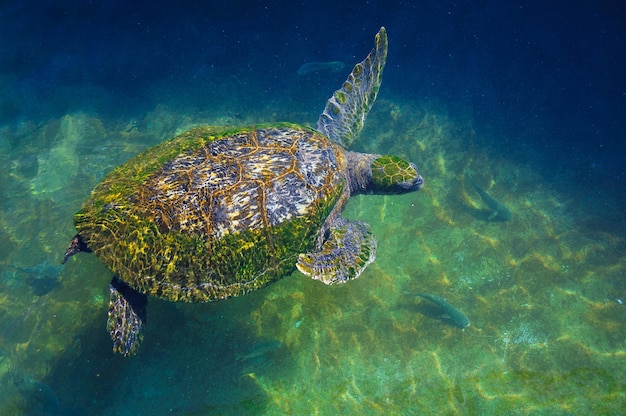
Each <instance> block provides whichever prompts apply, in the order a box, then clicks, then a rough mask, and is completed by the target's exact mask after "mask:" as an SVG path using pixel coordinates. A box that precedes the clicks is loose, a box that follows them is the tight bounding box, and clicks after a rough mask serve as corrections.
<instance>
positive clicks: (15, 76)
mask: <svg viewBox="0 0 626 416" xmlns="http://www.w3.org/2000/svg"><path fill="white" fill-rule="evenodd" d="M380 26H385V27H386V28H387V32H388V35H389V56H388V60H387V66H386V68H385V73H384V81H383V85H382V88H381V90H380V94H379V98H378V102H377V103H376V105H375V107H374V109H373V110H372V113H371V114H370V117H369V118H368V121H367V123H366V128H365V130H364V131H363V134H362V137H361V140H359V141H358V142H357V143H355V145H354V148H355V149H356V150H360V151H367V152H371V153H393V154H397V155H400V156H402V157H407V158H409V159H411V160H413V161H414V162H415V163H416V164H417V165H418V166H419V167H420V170H421V173H422V175H423V176H424V178H425V181H426V186H425V188H424V189H423V190H422V191H420V192H418V193H415V194H410V195H404V196H362V197H358V198H354V199H353V200H352V201H351V202H350V204H349V205H348V206H347V208H346V216H347V217H349V218H358V219H360V220H363V221H367V222H368V223H370V224H371V225H372V230H373V231H374V233H375V234H376V235H377V237H378V242H379V252H378V257H377V260H376V262H375V263H374V264H372V265H371V266H370V267H369V268H368V269H367V270H366V272H365V273H364V274H363V275H362V276H361V277H360V278H359V279H358V280H356V281H354V282H350V283H349V284H347V285H343V286H341V287H338V288H335V287H332V288H327V287H325V286H323V285H322V284H321V283H319V282H313V281H310V280H308V279H306V278H305V277H304V276H303V275H300V274H299V273H294V274H293V275H291V276H287V277H285V278H284V279H282V280H280V281H279V282H278V283H276V284H274V285H271V286H269V287H267V288H265V289H262V290H259V291H257V292H255V293H252V294H250V295H247V296H245V297H242V298H237V299H231V300H228V301H224V302H216V303H212V304H198V305H189V304H177V303H170V302H165V301H160V300H156V299H151V300H150V302H149V307H148V327H147V330H146V339H145V341H144V344H143V345H142V347H141V350H140V352H139V354H138V355H137V356H134V357H132V358H122V357H119V356H115V355H113V353H112V352H111V343H110V340H109V338H108V334H107V333H106V331H105V322H106V311H107V304H108V286H107V285H108V281H109V280H110V277H111V273H110V272H109V271H108V270H106V268H105V267H104V266H103V265H102V264H101V263H100V262H99V261H98V260H97V258H96V257H95V256H88V255H82V256H76V257H75V258H73V259H72V260H71V261H70V262H68V264H66V265H65V267H60V261H61V259H62V256H63V252H64V250H65V248H66V246H67V243H68V242H69V240H70V239H71V237H72V236H73V235H74V232H75V231H74V228H73V225H72V215H73V214H74V213H75V212H76V211H77V210H78V209H80V206H81V204H82V202H83V201H84V200H86V199H87V197H88V195H89V192H90V190H91V189H92V188H93V187H94V186H95V185H96V184H97V183H98V181H99V180H101V179H102V178H103V176H104V175H105V174H106V173H108V172H109V171H110V170H111V169H113V168H114V167H115V166H117V165H119V164H121V163H123V162H125V161H126V160H128V159H129V158H130V157H132V156H134V155H136V154H138V153H140V152H141V151H143V150H145V149H146V148H147V147H149V146H152V145H154V144H157V143H160V142H161V141H163V140H165V139H168V138H170V137H173V136H174V135H175V134H177V133H179V132H182V131H184V130H185V129H187V128H189V127H191V126H193V125H196V124H229V125H244V124H245V125H250V124H254V123H258V122H262V121H293V122H298V123H309V124H311V125H314V123H315V122H316V120H317V117H318V114H319V113H320V112H321V111H322V109H323V107H324V103H325V100H326V99H327V98H328V97H329V96H330V95H331V94H332V92H333V91H334V90H335V89H337V88H339V87H340V85H341V83H342V82H343V80H344V79H345V77H346V75H347V74H348V72H349V68H351V67H352V66H353V65H354V64H355V63H356V62H358V61H360V60H361V59H363V58H364V57H365V55H366V54H367V53H368V52H369V51H370V49H371V48H372V45H373V37H374V35H375V33H376V32H377V30H378V29H379V28H380ZM0 39H1V42H0V163H1V164H2V165H3V169H1V170H0V191H1V195H2V200H0V391H2V393H0V413H2V414H16V415H17V414H27V415H39V414H45V415H48V414H50V415H73V414H76V415H82V414H84V415H90V414H111V415H113V414H116V415H119V414H165V413H171V414H181V415H182V414H194V415H196V414H254V415H257V414H308V413H313V412H318V413H319V414H529V413H531V414H550V415H554V414H591V413H593V414H621V412H623V411H624V409H625V408H626V407H625V406H626V395H625V394H624V391H626V376H625V375H624V371H623V368H626V344H625V340H626V323H625V322H626V319H624V318H626V304H625V302H626V285H625V283H624V276H625V275H626V257H625V255H624V253H626V243H625V241H626V240H625V239H626V226H625V225H624V221H623V213H624V207H625V206H626V128H625V127H624V120H625V119H626V77H625V76H624V68H626V54H624V50H623V49H624V46H623V45H624V44H626V7H625V6H623V5H621V4H620V3H619V2H612V1H604V2H556V4H546V3H545V2H521V3H520V2H517V3H511V4H508V3H507V2H501V1H492V0H488V1H482V2H470V1H462V2H439V1H431V2H419V3H418V2H398V1H384V2H383V1H379V2H378V1H369V2H362V3H359V2H338V1H321V2H308V3H307V4H300V3H298V2H296V3H292V2H284V4H280V3H278V2H258V3H257V4H253V5H250V4H248V2H226V1H225V2H213V3H212V4H207V3H206V2H191V1H189V2H186V1H178V2H172V3H168V2H164V3H163V4H159V3H155V2H143V1H141V2H122V1H112V2H104V3H102V2H101V3H98V2H95V3H89V2H73V1H57V2H37V1H23V2H14V4H4V5H2V6H0ZM330 61H339V62H343V63H345V64H346V68H345V69H343V70H342V71H334V70H329V69H327V70H323V69H322V70H320V71H317V72H311V73H307V74H303V75H302V74H301V75H298V69H299V68H301V66H302V65H303V64H305V63H307V62H330ZM466 168H470V169H471V171H472V172H473V175H474V177H475V179H476V181H477V182H478V183H479V184H480V185H481V186H483V187H484V188H485V189H486V190H487V191H488V192H489V193H490V194H491V195H493V196H494V197H496V198H497V199H498V200H500V201H501V202H502V203H504V204H506V205H507V207H508V208H510V209H511V211H512V212H513V218H512V220H511V221H507V222H494V221H485V219H486V216H485V215H484V208H485V207H484V206H483V205H482V204H483V203H482V201H481V199H480V197H479V196H478V194H476V193H475V191H474V190H473V188H472V187H471V186H470V185H469V184H468V182H467V178H465V177H464V175H463V172H464V171H465V169H466ZM417 292H430V293H436V294H439V295H442V296H445V297H446V298H447V299H448V301H450V302H451V303H453V304H455V305H457V306H459V308H461V309H462V310H463V311H464V312H465V313H467V314H468V316H469V318H470V320H471V321H472V326H471V327H470V328H468V329H466V330H464V331H462V330H460V329H458V328H455V327H454V326H453V325H450V324H449V322H448V321H446V319H445V318H443V319H442V318H441V317H440V316H439V314H438V312H437V310H436V309H433V308H432V307H427V306H426V305H424V304H422V303H420V300H419V298H418V297H416V296H415V295H414V294H415V293H417Z"/></svg>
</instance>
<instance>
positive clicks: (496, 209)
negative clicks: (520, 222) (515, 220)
mask: <svg viewBox="0 0 626 416" xmlns="http://www.w3.org/2000/svg"><path fill="white" fill-rule="evenodd" d="M465 175H466V176H467V177H468V179H469V180H470V182H471V183H472V185H473V186H474V189H476V192H478V195H480V199H482V200H483V202H484V203H485V205H487V206H488V207H489V209H490V210H491V214H490V215H489V217H488V218H487V219H488V220H490V221H493V220H495V221H509V220H510V219H511V218H512V217H513V214H511V211H510V210H509V209H508V208H507V207H505V206H504V204H501V203H500V202H498V201H496V200H495V199H494V198H493V197H492V196H491V195H489V194H488V193H487V192H485V191H484V190H483V189H481V188H480V186H478V184H477V183H476V181H474V178H473V177H472V174H471V173H470V171H469V169H466V170H465Z"/></svg>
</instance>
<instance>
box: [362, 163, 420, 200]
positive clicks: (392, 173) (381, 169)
mask: <svg viewBox="0 0 626 416" xmlns="http://www.w3.org/2000/svg"><path fill="white" fill-rule="evenodd" d="M371 168H372V178H371V182H370V185H369V189H370V190H371V191H372V192H374V193H386V194H403V193H406V192H411V191H417V190H419V189H420V188H421V187H422V186H423V185H424V178H422V176H421V175H420V174H419V172H418V170H417V166H415V164H414V163H411V162H407V161H406V160H404V159H400V158H399V157H396V156H379V157H377V158H376V159H374V160H373V161H372V165H371Z"/></svg>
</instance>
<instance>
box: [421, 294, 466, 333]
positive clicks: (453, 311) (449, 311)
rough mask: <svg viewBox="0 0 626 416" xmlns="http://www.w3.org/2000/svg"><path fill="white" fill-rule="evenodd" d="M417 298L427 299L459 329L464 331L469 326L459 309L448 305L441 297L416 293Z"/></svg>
mask: <svg viewBox="0 0 626 416" xmlns="http://www.w3.org/2000/svg"><path fill="white" fill-rule="evenodd" d="M417 296H420V297H422V298H424V299H428V300H429V301H431V302H432V303H434V304H435V305H437V306H438V307H439V308H440V309H441V310H442V311H443V312H445V315H444V316H445V317H447V318H450V320H451V321H452V322H453V323H454V325H456V326H458V327H459V328H462V329H465V328H467V327H468V326H470V320H469V318H468V317H467V316H466V315H465V314H464V313H463V312H461V311H460V310H459V309H457V308H456V307H454V306H453V305H451V304H450V303H448V302H447V301H446V300H445V299H444V298H442V297H441V296H437V295H431V294H430V293H418V294H417Z"/></svg>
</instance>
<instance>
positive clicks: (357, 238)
mask: <svg viewBox="0 0 626 416" xmlns="http://www.w3.org/2000/svg"><path fill="white" fill-rule="evenodd" d="M328 232H329V236H328V238H327V239H326V241H324V244H323V245H322V247H321V249H320V250H319V251H315V252H312V253H304V254H300V256H299V257H298V263H297V264H296V266H297V267H298V270H300V272H302V273H303V274H305V275H307V276H310V277H312V278H313V279H316V280H319V281H321V282H324V283H326V284H327V285H332V284H336V283H345V282H347V281H348V280H352V279H356V278H357V277H359V276H360V275H361V273H362V272H363V270H365V268H366V267H367V265H368V264H370V263H371V262H373V261H374V259H375V258H376V237H374V235H373V234H372V233H371V231H370V228H369V226H368V225H367V224H365V223H364V222H361V221H348V220H346V219H345V218H342V217H339V218H337V219H336V220H335V222H334V223H333V224H332V226H331V227H330V229H329V230H328Z"/></svg>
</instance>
